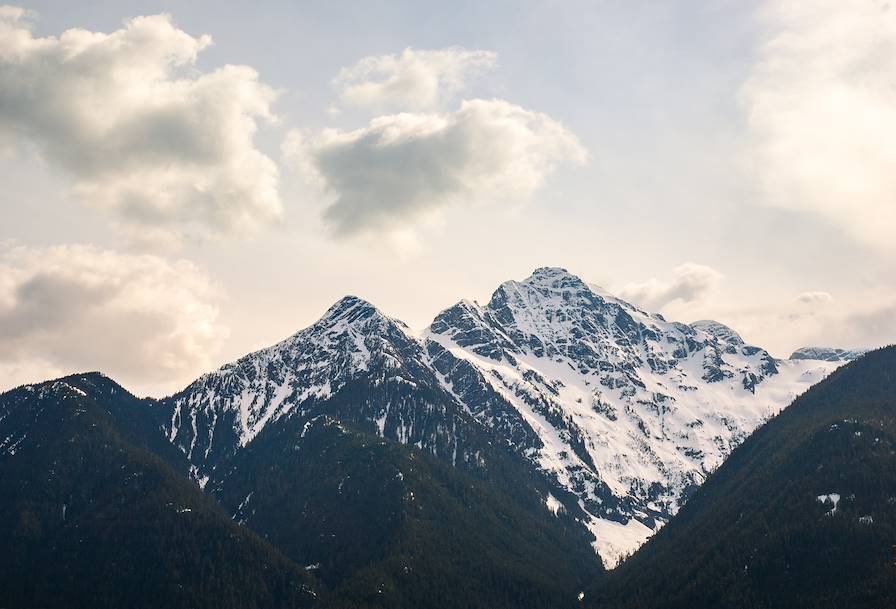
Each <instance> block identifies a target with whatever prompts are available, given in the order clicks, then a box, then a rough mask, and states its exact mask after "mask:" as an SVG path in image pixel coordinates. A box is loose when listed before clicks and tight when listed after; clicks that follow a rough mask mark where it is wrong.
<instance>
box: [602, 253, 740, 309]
mask: <svg viewBox="0 0 896 609" xmlns="http://www.w3.org/2000/svg"><path fill="white" fill-rule="evenodd" d="M722 278H723V275H722V274H721V273H719V272H718V271H716V270H715V269H713V268H711V267H708V266H704V265H702V264H695V263H693V262H687V263H685V264H682V265H680V266H677V267H675V269H674V270H673V271H672V276H671V277H670V278H669V279H656V278H651V279H648V280H647V281H643V282H640V283H630V284H628V285H626V286H624V287H623V288H622V289H620V290H619V291H618V293H619V297H620V298H622V299H623V300H626V301H628V302H631V303H633V304H635V305H637V306H639V307H643V308H645V309H647V310H649V311H659V310H660V309H662V308H663V307H664V306H666V305H668V304H670V303H672V302H683V303H691V302H695V301H698V300H700V299H701V298H702V297H703V296H704V295H705V294H706V293H707V292H709V290H711V289H712V288H713V287H714V286H715V285H716V284H718V282H719V281H720V280H721V279H722Z"/></svg>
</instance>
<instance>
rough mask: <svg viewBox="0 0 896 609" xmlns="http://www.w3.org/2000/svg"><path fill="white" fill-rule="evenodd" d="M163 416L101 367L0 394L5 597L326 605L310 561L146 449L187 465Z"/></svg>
mask: <svg viewBox="0 0 896 609" xmlns="http://www.w3.org/2000/svg"><path fill="white" fill-rule="evenodd" d="M155 416H156V415H155V413H154V411H153V406H152V404H151V403H148V402H145V401H141V400H137V399H136V398H134V397H133V396H131V395H129V394H128V393H127V392H126V391H124V390H123V389H122V388H121V387H119V386H118V385H116V384H114V383H112V382H111V381H109V380H108V379H107V378H105V377H103V376H101V375H96V374H88V375H77V376H73V377H68V378H65V379H60V380H58V381H50V382H47V383H43V384H41V385H35V386H30V387H25V388H20V389H17V390H13V391H10V392H8V393H5V394H3V395H2V396H0V548H2V551H0V606H3V607H10V608H15V607H21V608H37V607H45V608H50V607H66V608H77V607H84V608H88V607H89V608H91V609H95V608H102V607H109V608H113V607H115V608H118V607H146V608H147V609H149V608H157V607H166V608H178V607H183V608H200V607H208V608H210V609H211V608H215V609H223V608H227V607H234V608H235V607H240V608H253V607H258V608H261V607H304V606H309V605H311V604H312V602H313V600H314V596H313V595H314V593H313V592H312V590H311V585H312V582H311V578H310V577H309V575H308V574H307V573H306V572H305V571H304V570H303V569H300V568H299V567H297V566H296V565H294V564H293V563H291V562H290V561H288V560H287V559H286V558H284V557H283V556H282V554H280V553H279V552H278V551H276V550H275V549H273V548H272V547H270V546H269V545H268V544H266V543H265V542H263V541H262V540H260V539H258V538H257V537H256V536H255V535H253V534H252V533H250V532H248V531H245V530H242V529H241V528H240V527H238V526H237V525H236V524H234V523H233V522H232V521H230V520H229V519H228V518H227V516H226V515H224V514H223V513H222V512H221V510H220V508H218V506H217V505H216V504H215V503H214V501H213V500H212V499H210V498H209V497H206V496H205V495H203V494H202V493H201V492H200V490H199V489H198V488H197V487H196V486H195V485H194V484H192V483H191V482H189V481H188V480H187V479H185V478H183V477H181V476H180V475H178V474H177V473H176V472H175V471H174V470H173V469H172V467H171V466H170V465H169V464H168V463H166V462H165V461H163V460H162V459H160V458H159V457H157V456H155V455H153V454H151V453H150V452H148V450H146V449H151V450H154V451H157V452H159V453H160V454H161V455H162V456H163V457H165V458H166V460H168V461H171V462H173V463H174V464H177V462H178V456H177V454H176V453H172V452H171V451H170V450H169V448H170V446H169V447H166V444H167V443H166V442H165V438H164V436H162V437H158V435H156V434H157V433H160V431H159V430H158V425H157V423H156V421H155V420H154V417H155ZM178 452H179V451H178Z"/></svg>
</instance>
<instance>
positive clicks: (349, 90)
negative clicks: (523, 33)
mask: <svg viewBox="0 0 896 609" xmlns="http://www.w3.org/2000/svg"><path fill="white" fill-rule="evenodd" d="M496 58H497V57H496V55H495V54H494V53H492V52H489V51H468V50H466V49H463V48H460V47H451V48H447V49H438V50H415V49H411V48H407V49H405V50H404V51H402V53H401V54H399V55H377V56H369V57H365V58H363V59H362V60H361V61H359V62H358V63H357V64H355V65H353V66H351V67H348V68H343V69H342V71H341V72H340V74H339V76H338V77H337V78H336V80H335V81H334V82H335V84H336V85H337V86H338V87H339V90H340V91H339V98H340V101H341V102H342V104H343V105H347V106H358V107H367V108H373V109H375V110H378V111H394V110H427V109H431V108H436V107H439V106H440V105H441V104H442V103H443V102H445V101H446V100H447V99H448V98H449V97H450V96H452V95H454V94H455V93H457V92H459V91H460V90H462V89H463V88H464V86H465V84H466V82H467V81H468V80H469V79H470V78H471V77H473V76H475V75H476V74H478V73H481V72H483V71H485V70H488V69H490V68H492V67H493V66H494V65H495V61H496Z"/></svg>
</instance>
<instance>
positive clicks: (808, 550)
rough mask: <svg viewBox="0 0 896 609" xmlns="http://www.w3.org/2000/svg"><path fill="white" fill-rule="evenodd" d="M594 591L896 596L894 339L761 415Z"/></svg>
mask: <svg viewBox="0 0 896 609" xmlns="http://www.w3.org/2000/svg"><path fill="white" fill-rule="evenodd" d="M586 601H587V602H588V605H589V606H593V607H601V608H604V607H606V608H632V609H634V608H638V609H646V608H651V607H657V608H659V607H663V608H669V609H674V608H678V607H681V608H685V607H687V608H696V609H699V608H702V607H707V608H709V607H713V608H731V609H734V608H738V609H740V608H743V609H747V608H751V609H752V608H763V609H766V608H767V609H772V608H777V607H781V608H801V607H806V608H809V607H811V608H813V609H825V608H828V607H831V608H833V607H838V608H839V607H869V608H871V607H881V608H883V607H894V606H896V347H889V348H885V349H880V350H877V351H873V352H870V353H868V354H867V355H865V356H863V357H861V358H860V359H858V360H856V361H854V362H852V363H850V364H848V365H846V366H844V367H842V368H840V369H839V370H837V371H836V372H834V373H833V374H831V375H830V376H829V377H828V378H827V379H825V380H824V381H822V382H821V383H819V384H817V385H816V386H814V387H813V388H812V389H810V390H809V391H807V392H806V393H805V394H803V395H802V396H800V397H799V398H798V399H797V400H796V401H795V402H794V403H793V404H792V405H791V406H789V407H788V408H787V409H785V410H784V411H783V412H782V413H781V414H780V415H778V416H777V417H775V418H774V419H772V420H771V421H769V422H768V423H766V424H765V425H763V426H762V427H761V428H760V429H758V430H757V431H756V432H755V433H754V434H753V435H752V436H750V438H748V439H747V440H746V441H745V442H744V443H743V444H742V445H741V446H740V447H739V448H737V449H736V450H735V451H734V452H733V453H732V454H731V456H730V457H729V458H728V459H727V460H726V461H725V463H724V464H723V465H722V466H721V467H720V468H719V469H718V470H717V471H716V472H715V473H714V474H712V475H711V476H710V477H709V479H708V480H707V481H706V483H705V484H704V485H703V486H702V487H701V488H700V489H699V490H698V491H696V492H695V493H694V494H693V496H692V497H691V498H690V499H689V500H688V502H687V504H686V505H685V506H684V507H683V508H682V510H681V511H680V512H679V513H678V515H677V516H676V517H675V518H673V519H672V520H671V521H670V522H669V524H668V525H666V527H665V528H664V529H663V530H662V531H660V532H659V534H658V535H656V537H654V538H653V539H652V540H651V541H649V542H648V543H647V544H646V545H645V546H644V547H643V548H642V549H641V550H640V551H639V552H638V553H636V554H635V555H634V556H633V557H632V558H631V559H630V560H628V561H626V562H625V563H624V564H623V565H622V566H620V567H619V568H618V569H617V570H616V571H615V572H614V577H613V578H611V579H610V580H608V581H605V582H603V583H602V585H601V586H599V587H596V588H595V589H594V590H592V591H590V592H589V593H588V594H587V595H586Z"/></svg>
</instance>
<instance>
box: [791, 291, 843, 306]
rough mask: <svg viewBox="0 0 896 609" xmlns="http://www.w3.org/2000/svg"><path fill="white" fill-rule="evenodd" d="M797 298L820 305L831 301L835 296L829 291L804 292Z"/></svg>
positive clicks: (801, 301) (804, 302)
mask: <svg viewBox="0 0 896 609" xmlns="http://www.w3.org/2000/svg"><path fill="white" fill-rule="evenodd" d="M796 299H797V301H798V302H800V303H802V304H807V305H819V304H826V303H829V302H831V301H832V300H834V297H833V296H831V295H830V294H828V293H827V292H803V293H802V294H800V295H799V296H797V297H796Z"/></svg>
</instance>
